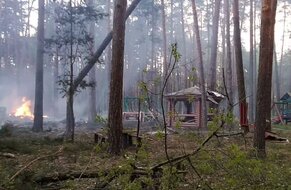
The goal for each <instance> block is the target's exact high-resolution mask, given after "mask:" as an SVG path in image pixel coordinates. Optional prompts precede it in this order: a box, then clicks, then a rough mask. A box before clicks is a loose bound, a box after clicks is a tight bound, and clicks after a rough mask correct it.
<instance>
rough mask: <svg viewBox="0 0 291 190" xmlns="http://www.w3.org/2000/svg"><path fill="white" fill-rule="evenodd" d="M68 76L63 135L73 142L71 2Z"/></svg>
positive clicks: (65, 138)
mask: <svg viewBox="0 0 291 190" xmlns="http://www.w3.org/2000/svg"><path fill="white" fill-rule="evenodd" d="M69 3H70V19H71V21H70V23H71V26H70V27H71V29H70V35H71V42H70V57H69V60H70V76H69V87H68V91H67V94H66V95H67V112H66V114H67V115H66V131H65V134H64V140H66V141H74V133H75V116H74V89H73V80H74V58H73V56H74V55H73V20H72V19H73V15H72V14H73V12H72V0H70V2H69Z"/></svg>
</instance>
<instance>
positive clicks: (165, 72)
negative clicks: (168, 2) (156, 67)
mask: <svg viewBox="0 0 291 190" xmlns="http://www.w3.org/2000/svg"><path fill="white" fill-rule="evenodd" d="M161 6H162V7H161V8H162V35H163V75H164V77H166V76H167V73H168V63H167V30H166V11H165V9H166V7H165V2H164V0H161ZM170 86H171V85H170V84H167V87H166V92H168V91H169V87H170Z"/></svg>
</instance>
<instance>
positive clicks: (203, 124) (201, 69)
mask: <svg viewBox="0 0 291 190" xmlns="http://www.w3.org/2000/svg"><path fill="white" fill-rule="evenodd" d="M192 11H193V20H194V33H195V39H196V44H197V51H198V68H199V76H200V83H201V84H200V88H201V93H202V94H201V127H202V128H207V107H206V90H205V78H204V65H203V58H202V48H201V40H200V34H199V26H198V18H197V11H196V4H195V0H192Z"/></svg>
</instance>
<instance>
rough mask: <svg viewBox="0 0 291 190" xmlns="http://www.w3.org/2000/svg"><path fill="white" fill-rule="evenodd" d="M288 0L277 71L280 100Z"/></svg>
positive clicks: (279, 96) (277, 89) (277, 94)
mask: <svg viewBox="0 0 291 190" xmlns="http://www.w3.org/2000/svg"><path fill="white" fill-rule="evenodd" d="M286 16H287V14H286V1H285V2H284V16H283V28H282V30H283V34H282V46H281V57H280V67H279V68H278V69H279V71H277V72H278V73H279V74H278V78H277V77H276V96H277V97H276V98H277V100H279V99H280V98H281V85H280V84H281V83H280V77H279V76H282V65H283V57H284V44H285V27H286Z"/></svg>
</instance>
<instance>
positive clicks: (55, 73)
mask: <svg viewBox="0 0 291 190" xmlns="http://www.w3.org/2000/svg"><path fill="white" fill-rule="evenodd" d="M53 77H54V81H53V91H54V92H53V93H54V94H53V96H54V97H53V100H54V118H55V119H56V118H57V117H58V99H59V93H58V81H59V79H58V77H59V48H58V47H56V54H55V58H54V66H53Z"/></svg>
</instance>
